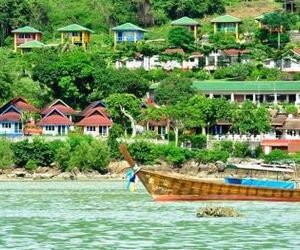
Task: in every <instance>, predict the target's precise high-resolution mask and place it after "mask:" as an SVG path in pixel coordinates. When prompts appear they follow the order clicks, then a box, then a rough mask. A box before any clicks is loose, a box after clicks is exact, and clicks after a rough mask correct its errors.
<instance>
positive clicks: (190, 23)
mask: <svg viewBox="0 0 300 250" xmlns="http://www.w3.org/2000/svg"><path fill="white" fill-rule="evenodd" d="M171 24H172V25H173V26H182V27H187V28H189V29H191V31H192V32H193V34H194V39H195V42H197V40H198V26H199V22H197V21H196V20H194V19H192V18H189V17H186V16H184V17H182V18H179V19H177V20H174V21H173V22H171Z"/></svg>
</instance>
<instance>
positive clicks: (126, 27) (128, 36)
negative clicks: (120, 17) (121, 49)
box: [112, 23, 146, 46]
mask: <svg viewBox="0 0 300 250" xmlns="http://www.w3.org/2000/svg"><path fill="white" fill-rule="evenodd" d="M112 31H113V33H114V45H115V46H116V45H117V44H118V43H122V42H130V43H132V42H134V43H135V42H138V41H141V40H143V39H144V33H145V32H146V30H144V29H142V28H140V27H139V26H136V25H134V24H132V23H125V24H122V25H119V26H117V27H114V28H112Z"/></svg>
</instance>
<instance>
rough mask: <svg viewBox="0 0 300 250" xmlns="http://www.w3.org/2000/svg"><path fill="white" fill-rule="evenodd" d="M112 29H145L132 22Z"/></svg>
mask: <svg viewBox="0 0 300 250" xmlns="http://www.w3.org/2000/svg"><path fill="white" fill-rule="evenodd" d="M112 30H113V31H143V32H146V31H147V30H144V29H142V28H141V27H139V26H136V25H134V24H132V23H124V24H122V25H119V26H117V27H114V28H112Z"/></svg>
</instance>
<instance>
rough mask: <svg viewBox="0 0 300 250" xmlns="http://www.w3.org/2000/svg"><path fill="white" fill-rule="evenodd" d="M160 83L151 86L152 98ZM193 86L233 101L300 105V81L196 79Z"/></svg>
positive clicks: (209, 94)
mask: <svg viewBox="0 0 300 250" xmlns="http://www.w3.org/2000/svg"><path fill="white" fill-rule="evenodd" d="M159 84H160V83H153V84H152V85H151V86H150V88H149V96H150V97H151V98H155V96H154V92H155V89H157V88H158V86H159ZM192 88H193V89H194V90H195V91H197V92H199V93H201V94H203V95H205V96H207V97H210V98H220V97H224V98H226V99H227V100H229V101H232V102H244V101H246V100H249V101H253V102H255V103H275V104H280V103H284V102H288V103H293V104H296V105H300V81H225V80H213V81H194V82H193V85H192Z"/></svg>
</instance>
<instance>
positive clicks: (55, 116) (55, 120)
mask: <svg viewBox="0 0 300 250" xmlns="http://www.w3.org/2000/svg"><path fill="white" fill-rule="evenodd" d="M72 124H73V122H71V121H70V120H69V119H68V118H67V117H66V116H64V115H63V114H61V113H60V112H59V111H57V110H56V109H54V110H53V111H51V113H49V114H48V115H46V116H45V117H43V118H42V120H41V121H40V122H39V123H38V125H40V126H45V125H65V126H70V125H72Z"/></svg>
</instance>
